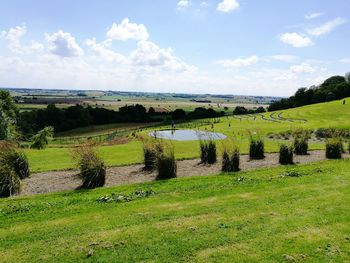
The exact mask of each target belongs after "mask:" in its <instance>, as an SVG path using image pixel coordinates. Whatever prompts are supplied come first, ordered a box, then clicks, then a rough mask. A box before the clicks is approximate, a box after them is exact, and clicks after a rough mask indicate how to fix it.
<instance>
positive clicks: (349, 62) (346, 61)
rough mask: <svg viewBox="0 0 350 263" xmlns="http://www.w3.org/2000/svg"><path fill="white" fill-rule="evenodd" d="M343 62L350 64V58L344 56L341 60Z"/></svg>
mask: <svg viewBox="0 0 350 263" xmlns="http://www.w3.org/2000/svg"><path fill="white" fill-rule="evenodd" d="M340 62H341V63H345V64H350V58H343V59H341V60H340Z"/></svg>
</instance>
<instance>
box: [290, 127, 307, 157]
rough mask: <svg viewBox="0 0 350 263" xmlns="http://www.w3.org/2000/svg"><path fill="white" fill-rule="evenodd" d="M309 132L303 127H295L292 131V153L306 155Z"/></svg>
mask: <svg viewBox="0 0 350 263" xmlns="http://www.w3.org/2000/svg"><path fill="white" fill-rule="evenodd" d="M310 135H311V132H310V131H309V130H305V129H302V128H300V129H297V130H295V131H294V132H293V137H294V142H293V147H294V153H295V154H297V155H306V154H307V151H308V148H309V145H308V140H309V138H310Z"/></svg>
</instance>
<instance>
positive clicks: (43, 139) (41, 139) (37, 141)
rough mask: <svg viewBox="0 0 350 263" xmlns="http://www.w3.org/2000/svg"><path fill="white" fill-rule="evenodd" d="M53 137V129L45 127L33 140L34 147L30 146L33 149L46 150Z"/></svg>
mask: <svg viewBox="0 0 350 263" xmlns="http://www.w3.org/2000/svg"><path fill="white" fill-rule="evenodd" d="M52 137H53V127H45V128H44V129H42V130H40V131H39V132H38V133H37V134H36V135H34V136H33V138H32V145H31V146H30V147H31V148H32V149H39V150H41V149H44V148H46V147H47V145H48V144H49V141H50V140H51V139H52Z"/></svg>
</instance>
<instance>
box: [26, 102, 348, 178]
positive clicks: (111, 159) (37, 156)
mask: <svg viewBox="0 0 350 263" xmlns="http://www.w3.org/2000/svg"><path fill="white" fill-rule="evenodd" d="M347 101H349V103H347V104H346V105H343V104H342V101H333V102H328V103H320V104H315V105H309V106H305V107H300V108H295V109H289V110H285V111H279V112H277V113H280V112H282V115H281V116H282V117H283V118H291V119H305V120H307V122H302V121H294V122H289V121H281V122H271V121H266V120H263V119H262V118H261V117H257V118H256V120H255V121H254V119H253V117H248V116H243V119H242V120H241V121H240V120H239V119H235V118H233V117H223V118H221V119H220V123H215V124H214V131H216V132H221V133H224V134H225V135H227V136H228V137H229V138H230V139H233V140H235V141H236V142H237V144H238V145H239V146H240V149H241V153H242V154H246V153H248V147H249V133H248V132H247V130H250V131H256V132H257V133H259V134H260V135H262V136H265V135H267V134H268V133H270V132H273V133H278V132H282V131H287V130H293V129H295V128H305V129H317V128H328V127H336V128H350V122H349V119H350V98H348V99H347ZM270 114H271V113H265V114H263V116H264V117H266V118H268V119H269V118H270ZM276 115H277V114H276ZM229 124H231V125H229ZM199 129H202V130H204V129H207V130H211V125H207V126H201V127H200V128H199ZM281 142H283V141H279V140H276V139H271V140H269V139H267V138H266V139H265V151H266V152H278V150H279V144H281ZM173 144H174V147H175V156H176V158H177V159H184V158H197V157H199V142H198V141H186V142H173ZM309 146H310V150H315V149H324V148H325V144H324V143H322V142H312V141H310V143H309ZM68 151H69V150H68V149H65V148H50V149H46V150H43V151H40V152H38V151H35V150H27V154H28V158H29V161H30V164H31V166H32V169H33V171H34V172H37V171H49V170H60V169H70V168H73V165H72V162H71V160H70V156H69V155H68V154H67V152H68ZM100 151H101V157H102V158H104V160H105V162H106V164H107V165H125V164H133V163H141V162H142V145H141V143H140V142H138V141H131V142H129V143H127V144H123V145H113V146H102V147H100Z"/></svg>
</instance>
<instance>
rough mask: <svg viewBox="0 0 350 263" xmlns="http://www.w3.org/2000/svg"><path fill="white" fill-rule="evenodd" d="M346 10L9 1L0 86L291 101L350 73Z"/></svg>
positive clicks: (225, 3)
mask: <svg viewBox="0 0 350 263" xmlns="http://www.w3.org/2000/svg"><path fill="white" fill-rule="evenodd" d="M349 10H350V1H348V0H334V1H328V0H303V1H295V0H294V1H291V0H284V1H276V0H274V1H273V0H264V1H262V0H205V1H203V0H198V1H197V0H137V1H130V0H125V1H122V0H119V1H117V0H114V1H113V0H103V1H86V0H85V1H83V0H79V1H78V0H75V1H65V0H61V1H55V2H54V1H42V0H40V1H39V0H31V1H19V0H11V1H2V3H1V9H0V15H1V18H0V86H5V87H30V88H63V89H101V90H132V91H154V92H180V93H220V94H247V95H275V96H288V95H291V94H292V93H294V92H295V90H296V89H297V88H299V87H303V86H310V85H313V84H319V83H320V82H321V81H322V80H324V79H325V78H327V77H329V76H331V75H335V74H340V75H344V74H345V73H346V72H348V71H350V45H349V39H350V23H349V22H350V21H349V20H350V17H349Z"/></svg>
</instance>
